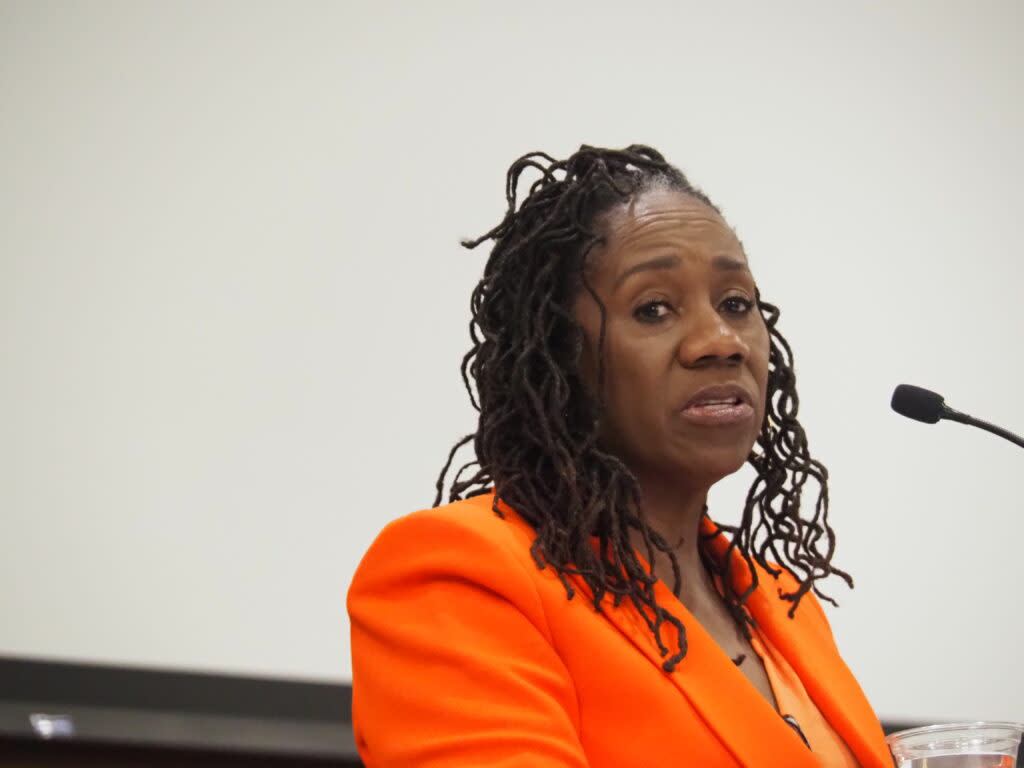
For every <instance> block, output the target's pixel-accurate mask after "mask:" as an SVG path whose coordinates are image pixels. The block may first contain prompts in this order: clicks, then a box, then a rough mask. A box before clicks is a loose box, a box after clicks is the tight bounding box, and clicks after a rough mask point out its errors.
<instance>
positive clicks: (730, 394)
mask: <svg viewBox="0 0 1024 768" xmlns="http://www.w3.org/2000/svg"><path fill="white" fill-rule="evenodd" d="M679 413H680V415H681V416H682V417H683V418H684V419H686V420H687V421H689V422H691V423H694V424H703V425H706V426H727V425H730V424H739V423H742V422H745V421H747V420H748V419H751V418H753V416H754V405H753V398H752V397H751V396H750V393H749V392H747V390H745V389H744V388H743V387H741V386H739V385H738V384H723V385H717V386H713V387H707V388H705V389H702V390H700V391H699V392H697V393H696V394H695V395H693V397H691V398H690V399H689V400H687V401H686V404H685V405H684V406H683V407H682V409H680V411H679Z"/></svg>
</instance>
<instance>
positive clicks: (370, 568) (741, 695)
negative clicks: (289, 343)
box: [348, 146, 892, 768]
mask: <svg viewBox="0 0 1024 768" xmlns="http://www.w3.org/2000/svg"><path fill="white" fill-rule="evenodd" d="M528 170H530V171H531V172H534V173H537V174H539V179H537V180H536V181H534V182H533V183H532V184H531V185H530V187H529V192H528V195H527V196H526V197H525V199H523V200H522V201H521V202H520V201H519V199H518V192H519V186H520V183H521V178H522V175H523V173H524V172H526V171H528ZM507 201H508V211H507V213H506V215H505V217H504V219H503V220H502V222H501V223H500V224H499V225H498V226H497V227H495V228H494V229H493V230H491V231H490V232H488V233H487V234H486V235H485V236H484V237H482V238H480V239H479V240H477V241H474V242H469V243H466V245H467V246H468V247H471V248H472V247H475V246H476V245H479V244H480V243H481V242H484V241H485V240H488V239H490V240H493V241H494V248H493V250H492V252H491V256H490V258H489V260H488V262H487V267H486V269H485V272H484V276H483V279H482V280H481V281H480V283H479V284H478V285H477V287H476V290H475V291H474V292H473V297H472V312H473V321H472V323H471V336H472V338H473V347H472V349H471V350H470V352H469V354H467V355H466V358H465V360H464V362H463V378H464V380H465V382H466V386H467V389H468V390H469V392H470V398H471V399H472V400H473V402H474V405H475V406H476V407H477V408H478V410H479V413H480V418H479V424H478V429H477V431H476V432H475V433H474V434H473V435H470V436H468V437H467V438H465V439H464V440H462V441H461V442H460V443H458V444H457V445H456V446H455V448H453V450H452V454H451V455H450V456H449V459H448V464H447V465H446V466H445V469H444V470H442V473H441V478H440V479H439V481H438V498H437V499H436V500H435V507H436V508H434V509H431V510H426V511H422V512H418V513H415V514H413V515H410V516H407V517H405V518H402V519H400V520H397V521H395V522H393V523H391V524H390V525H389V526H388V527H387V528H386V529H385V530H384V531H383V532H382V533H381V535H380V536H379V537H378V539H377V541H376V542H375V543H374V544H373V546H372V547H371V549H370V551H369V552H368V553H367V555H366V557H365V558H364V560H363V562H362V563H361V565H360V567H359V570H358V571H357V573H356V576H355V579H354V580H353V583H352V587H351V589H350V592H349V601H348V607H349V613H350V616H351V621H352V653H353V719H354V724H355V730H356V739H357V743H358V745H359V749H360V753H361V755H362V757H363V759H364V761H365V763H366V764H367V765H368V766H484V765H487V766H495V765H500V766H590V767H591V768H597V767H599V766H601V767H604V766H607V767H608V768H626V767H627V766H648V765H650V766H669V765H672V766H691V765H699V766H736V765H744V766H820V765H827V766H852V765H866V766H891V764H892V762H891V758H890V757H889V755H888V751H887V749H886V746H885V743H884V740H883V735H882V731H881V728H880V727H879V724H878V721H877V718H876V717H875V715H874V713H873V712H872V710H871V707H870V705H869V704H868V702H867V701H866V699H865V698H864V695H863V693H862V692H861V690H860V688H859V686H858V685H857V682H856V680H855V679H854V678H853V676H852V675H851V674H850V672H849V670H848V669H847V668H846V666H845V665H844V664H843V662H842V660H841V659H840V657H839V654H838V652H837V650H836V647H835V644H834V642H833V640H832V636H831V632H830V630H829V627H828V623H827V621H826V619H825V616H824V613H823V612H822V610H821V607H820V605H819V604H818V602H817V600H816V598H815V595H818V596H820V597H824V595H822V594H821V592H820V591H819V588H818V582H819V581H821V580H822V579H824V578H826V577H827V576H830V575H837V576H839V577H840V578H842V579H843V580H845V581H847V582H848V583H850V584H851V585H852V582H851V581H850V578H849V576H847V575H846V574H845V573H843V572H842V571H840V570H838V569H837V568H835V567H834V566H833V565H832V554H833V550H834V537H833V534H832V530H831V528H830V527H829V524H828V519H827V507H828V496H827V489H826V476H827V474H826V471H825V468H824V467H823V466H822V465H821V464H820V463H818V462H817V461H815V460H814V459H812V458H811V457H810V455H809V453H808V450H807V440H806V437H805V435H804V432H803V429H802V428H801V427H800V425H799V423H798V422H797V419H796V413H797V397H796V391H795V388H794V376H793V369H792V363H791V359H792V358H791V354H790V350H789V347H788V345H787V344H786V342H785V340H784V339H783V337H782V336H781V335H780V334H779V332H778V330H777V329H776V327H775V326H776V320H777V318H778V310H777V309H776V308H775V307H773V306H772V305H770V304H767V303H765V302H763V301H761V299H760V297H759V295H758V291H757V287H756V284H755V282H754V280H753V277H752V275H751V272H750V270H749V267H748V264H747V259H746V255H745V253H744V251H743V247H742V245H741V244H740V242H739V240H738V239H737V238H736V236H735V234H734V233H733V231H732V230H731V229H730V227H729V226H728V225H727V224H726V223H725V221H724V220H723V219H722V217H721V215H720V213H719V211H718V209H717V208H715V206H714V205H713V204H712V203H711V201H710V200H709V199H708V198H707V197H706V196H705V195H704V194H703V193H702V192H700V191H699V190H698V189H696V188H694V187H693V186H692V185H691V184H690V183H689V182H688V181H687V179H686V177H685V176H684V175H683V174H682V173H681V172H680V171H678V170H677V169H676V168H674V167H672V166H671V165H668V164H667V163H666V162H665V160H664V158H663V157H662V156H661V155H660V154H659V153H658V152H656V151H654V150H653V149H650V148H648V147H643V146H632V147H629V148H627V149H625V150H622V151H613V150H605V149H596V148H593V147H587V146H584V147H582V148H581V149H580V150H579V151H578V152H576V153H575V154H574V155H572V156H571V157H569V158H568V159H567V160H564V161H556V160H554V159H553V158H551V157H549V156H547V155H544V154H541V153H534V154H531V155H526V156H525V157H522V158H520V159H519V160H518V161H516V162H515V163H514V164H513V165H512V167H511V168H510V169H509V173H508V178H507ZM471 380H472V383H475V389H476V395H475V396H474V392H473V389H474V388H473V387H472V386H471ZM470 440H472V441H473V446H474V448H475V452H476V456H477V462H472V463H470V464H467V465H466V466H464V467H463V468H462V470H460V471H459V472H458V473H456V476H455V478H454V480H453V481H452V484H451V489H450V492H449V500H450V502H451V503H449V504H448V505H446V506H437V504H438V503H439V502H440V501H441V494H442V490H443V484H444V478H445V475H446V474H447V470H448V467H449V466H450V465H451V463H452V457H453V456H454V454H455V452H456V451H457V449H458V448H459V447H460V446H461V445H463V444H465V443H467V442H469V441H470ZM744 461H749V462H750V463H751V464H752V465H753V466H754V467H755V468H756V470H757V479H756V480H755V482H754V484H753V487H752V488H751V489H750V492H749V494H748V496H747V500H746V504H745V507H744V510H743V517H742V522H741V524H740V525H739V526H735V527H733V526H726V525H718V526H716V525H715V524H714V523H713V522H712V521H711V520H710V518H709V517H708V516H707V509H706V506H705V499H706V497H707V493H708V490H709V488H710V487H711V486H712V485H713V484H714V483H715V482H717V481H718V480H720V479H721V478H723V477H725V476H726V475H729V474H731V473H732V472H735V471H736V470H737V469H739V468H740V467H741V466H742V465H743V463H744ZM466 470H471V474H470V476H469V477H464V475H465V474H466ZM810 480H813V481H815V484H816V485H817V488H818V492H817V498H816V499H814V500H813V501H812V502H811V503H810V504H808V503H807V501H806V500H804V501H803V504H802V503H801V499H802V494H803V492H804V491H808V492H809V491H810V489H811V486H810V484H809V483H808V481H810ZM808 507H809V511H807V512H805V511H804V510H805V509H807V508H808ZM825 599H827V598H825Z"/></svg>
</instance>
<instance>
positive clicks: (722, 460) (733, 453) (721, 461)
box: [675, 449, 750, 487]
mask: <svg viewBox="0 0 1024 768" xmlns="http://www.w3.org/2000/svg"><path fill="white" fill-rule="evenodd" d="M749 455H750V450H749V449H747V450H745V451H742V452H740V451H738V450H736V449H733V450H728V451H727V450H715V451H701V452H700V453H698V454H696V455H693V454H691V455H689V456H687V457H686V458H685V459H680V461H679V462H678V463H676V464H675V467H676V472H679V473H682V474H684V475H686V476H687V477H689V478H692V479H693V480H696V481H698V482H700V483H702V484H706V485H708V486H709V487H710V486H711V485H713V484H715V483H717V482H718V481H719V480H721V479H722V478H724V477H728V476H729V475H731V474H733V473H735V472H738V471H739V470H740V469H742V468H743V465H744V464H746V463H747V457H748V456H749Z"/></svg>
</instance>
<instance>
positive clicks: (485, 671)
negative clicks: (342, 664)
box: [348, 510, 587, 768]
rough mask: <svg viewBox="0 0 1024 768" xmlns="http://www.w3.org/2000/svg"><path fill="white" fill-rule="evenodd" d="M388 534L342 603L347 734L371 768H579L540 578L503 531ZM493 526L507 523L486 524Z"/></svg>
mask: <svg viewBox="0 0 1024 768" xmlns="http://www.w3.org/2000/svg"><path fill="white" fill-rule="evenodd" d="M472 517H473V516H472V515H470V516H469V519H467V520H460V519H458V518H457V517H455V516H453V515H447V516H446V515H444V514H443V510H428V511H425V512H420V513H416V514H414V515H410V516H408V517H406V518H402V519H400V520H398V521H395V522H394V523H392V524H390V525H389V526H388V527H387V528H385V530H384V531H383V532H382V533H381V534H380V536H379V537H378V538H377V540H376V541H375V542H374V544H373V546H372V547H371V548H370V550H369V552H368V553H367V554H366V556H365V557H364V558H363V561H362V562H361V563H360V565H359V568H358V569H357V571H356V575H355V578H354V579H353V582H352V586H351V587H350V589H349V594H348V610H349V616H350V618H351V628H352V688H353V724H354V727H355V734H356V743H357V746H358V747H359V751H360V755H361V756H362V759H363V761H364V763H365V764H366V766H367V768H430V767H433V766H445V767H446V768H459V767H460V766H474V768H476V767H477V766H482V765H487V766H495V767H496V768H514V767H515V766H524V767H525V766H530V768H549V767H550V768H554V766H559V768H566V767H571V768H579V767H582V766H586V764H587V762H586V758H585V756H584V753H583V749H582V747H581V745H580V741H579V737H578V724H579V713H578V708H577V700H576V692H575V689H574V687H573V683H572V680H571V678H570V676H569V674H568V672H567V670H566V668H565V666H564V664H563V663H562V661H561V659H560V658H559V656H558V654H557V653H556V652H555V650H554V648H553V647H552V644H551V638H550V633H549V631H548V627H547V622H546V620H545V616H544V609H543V605H542V603H541V601H540V597H539V594H538V591H537V586H536V581H535V580H536V578H537V576H536V574H531V573H530V572H529V571H528V570H527V569H528V568H531V567H532V568H533V569H534V571H536V566H534V565H533V563H532V560H530V559H529V556H528V555H527V556H526V557H524V556H523V553H522V552H518V551H516V547H515V546H514V542H515V539H513V538H512V537H511V536H499V535H495V531H498V532H503V531H502V529H501V527H500V526H499V525H493V526H483V527H481V526H480V525H478V524H474V522H473V519H472ZM494 522H495V523H502V522H503V521H501V520H499V519H498V518H496V517H495V518H494Z"/></svg>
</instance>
